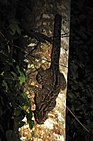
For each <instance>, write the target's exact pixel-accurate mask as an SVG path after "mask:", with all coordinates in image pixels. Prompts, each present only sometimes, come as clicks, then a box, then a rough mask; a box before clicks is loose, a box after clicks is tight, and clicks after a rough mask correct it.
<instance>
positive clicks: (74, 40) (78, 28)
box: [66, 0, 93, 141]
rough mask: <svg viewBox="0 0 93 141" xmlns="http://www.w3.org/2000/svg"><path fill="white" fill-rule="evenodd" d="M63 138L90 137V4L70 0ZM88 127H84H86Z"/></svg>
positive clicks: (92, 108)
mask: <svg viewBox="0 0 93 141" xmlns="http://www.w3.org/2000/svg"><path fill="white" fill-rule="evenodd" d="M70 15H71V18H70V48H69V69H68V93H67V107H69V108H70V110H71V111H72V112H73V114H74V116H76V117H77V118H78V119H79V121H80V122H81V123H82V125H83V126H84V127H82V126H81V125H80V123H79V122H77V121H76V119H75V118H74V117H73V115H72V114H71V112H69V111H68V110H67V121H66V125H67V128H66V140H67V141H92V140H93V4H92V2H91V1H88V0H82V1H80V0H79V1H75V0H71V14H70ZM85 128H87V130H86V129H85Z"/></svg>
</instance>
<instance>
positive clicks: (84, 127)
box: [66, 106, 89, 133]
mask: <svg viewBox="0 0 93 141" xmlns="http://www.w3.org/2000/svg"><path fill="white" fill-rule="evenodd" d="M66 108H67V110H68V111H69V112H70V113H71V115H72V116H73V117H74V118H75V120H76V121H77V122H78V123H79V124H80V125H81V126H82V127H83V128H84V129H85V130H86V131H87V132H88V133H89V130H88V129H87V128H86V127H85V126H84V125H83V124H82V123H81V121H80V120H79V119H78V118H77V117H76V116H75V114H73V112H72V111H71V110H70V109H69V108H68V106H66Z"/></svg>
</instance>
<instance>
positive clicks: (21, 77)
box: [16, 65, 25, 85]
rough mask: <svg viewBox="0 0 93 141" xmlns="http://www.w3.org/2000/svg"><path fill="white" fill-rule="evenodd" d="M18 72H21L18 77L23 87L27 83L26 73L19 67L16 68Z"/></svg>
mask: <svg viewBox="0 0 93 141" xmlns="http://www.w3.org/2000/svg"><path fill="white" fill-rule="evenodd" d="M16 68H17V71H18V72H19V74H20V76H19V77H18V79H19V82H20V85H22V84H23V83H24V82H25V75H24V73H23V72H22V71H21V70H20V68H19V66H18V65H17V66H16Z"/></svg>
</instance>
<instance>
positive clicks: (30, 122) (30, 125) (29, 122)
mask: <svg viewBox="0 0 93 141" xmlns="http://www.w3.org/2000/svg"><path fill="white" fill-rule="evenodd" d="M27 122H28V124H29V127H30V129H32V128H33V126H34V121H33V120H29V121H27Z"/></svg>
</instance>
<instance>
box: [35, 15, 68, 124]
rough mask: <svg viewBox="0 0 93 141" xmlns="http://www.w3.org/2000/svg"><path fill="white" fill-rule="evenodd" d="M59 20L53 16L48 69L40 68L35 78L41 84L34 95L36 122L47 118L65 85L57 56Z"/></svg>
mask: <svg viewBox="0 0 93 141" xmlns="http://www.w3.org/2000/svg"><path fill="white" fill-rule="evenodd" d="M61 21H62V17H61V15H59V14H56V15H55V18H54V34H53V47H52V53H51V65H50V67H49V68H48V69H46V70H43V69H41V70H40V71H39V72H38V74H37V76H36V79H37V81H38V83H39V84H41V85H42V90H41V91H40V93H39V94H36V95H35V98H34V99H35V104H36V110H35V112H34V116H35V120H36V122H37V123H38V124H43V123H44V121H45V120H46V119H47V118H48V113H49V112H50V111H51V110H52V109H53V108H54V107H55V105H56V98H57V96H58V94H59V92H60V89H62V90H64V89H65V87H66V80H65V77H64V75H63V73H60V71H59V57H60V47H61Z"/></svg>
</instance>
